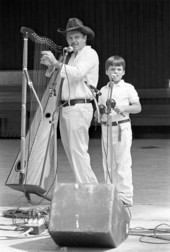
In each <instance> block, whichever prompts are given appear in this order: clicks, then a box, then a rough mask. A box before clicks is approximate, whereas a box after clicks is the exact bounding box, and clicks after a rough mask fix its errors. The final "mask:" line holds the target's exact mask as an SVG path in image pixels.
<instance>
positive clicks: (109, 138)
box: [106, 80, 114, 184]
mask: <svg viewBox="0 0 170 252" xmlns="http://www.w3.org/2000/svg"><path fill="white" fill-rule="evenodd" d="M113 86H114V82H113V81H112V80H111V81H110V96H109V101H108V103H106V106H107V130H108V133H107V144H108V146H110V149H109V152H108V151H107V153H108V155H107V171H108V176H109V179H110V182H111V183H112V184H113V179H114V178H113V169H112V164H113V147H112V111H111V110H112V108H111V99H112V93H113Z"/></svg>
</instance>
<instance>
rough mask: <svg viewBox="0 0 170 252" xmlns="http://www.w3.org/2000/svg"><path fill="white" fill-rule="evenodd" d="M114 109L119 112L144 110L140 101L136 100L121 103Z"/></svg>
mask: <svg viewBox="0 0 170 252" xmlns="http://www.w3.org/2000/svg"><path fill="white" fill-rule="evenodd" d="M114 110H115V111H116V112H117V113H118V114H120V113H129V114H137V113H140V112H141V111H142V107H141V104H140V101H135V102H132V103H131V104H129V105H119V106H117V105H116V106H115V108H114Z"/></svg>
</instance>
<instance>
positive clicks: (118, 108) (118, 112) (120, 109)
mask: <svg viewBox="0 0 170 252" xmlns="http://www.w3.org/2000/svg"><path fill="white" fill-rule="evenodd" d="M113 110H114V111H115V112H116V113H117V114H121V115H122V116H125V115H124V114H123V112H124V107H123V106H115V107H114V109H113Z"/></svg>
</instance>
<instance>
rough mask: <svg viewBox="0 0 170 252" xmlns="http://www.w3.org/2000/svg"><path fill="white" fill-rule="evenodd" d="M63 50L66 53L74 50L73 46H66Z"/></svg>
mask: <svg viewBox="0 0 170 252" xmlns="http://www.w3.org/2000/svg"><path fill="white" fill-rule="evenodd" d="M63 51H64V52H65V53H71V52H73V47H72V46H68V47H64V48H63Z"/></svg>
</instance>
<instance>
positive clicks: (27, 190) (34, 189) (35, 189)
mask: <svg viewBox="0 0 170 252" xmlns="http://www.w3.org/2000/svg"><path fill="white" fill-rule="evenodd" d="M6 186H8V187H10V188H12V189H14V190H17V191H20V192H23V193H24V194H25V196H26V198H27V200H28V201H29V202H31V198H30V194H36V195H38V196H40V197H43V198H44V199H46V200H48V201H51V198H50V197H49V196H47V195H45V193H46V191H45V190H44V189H43V188H41V187H40V186H37V185H29V184H6Z"/></svg>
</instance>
